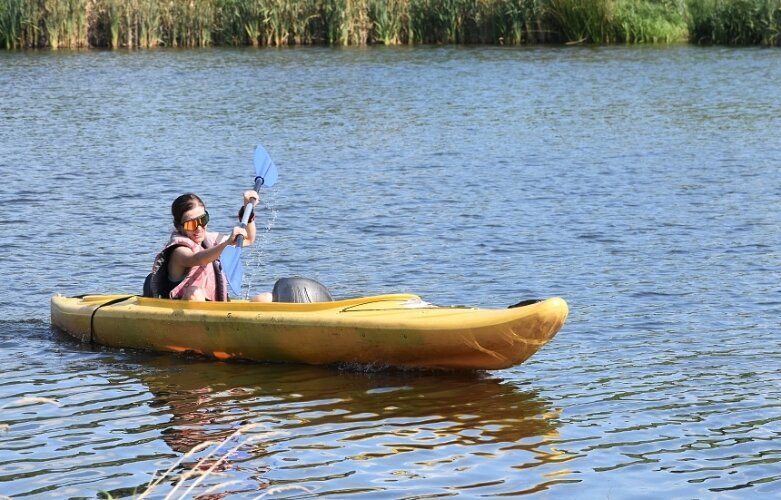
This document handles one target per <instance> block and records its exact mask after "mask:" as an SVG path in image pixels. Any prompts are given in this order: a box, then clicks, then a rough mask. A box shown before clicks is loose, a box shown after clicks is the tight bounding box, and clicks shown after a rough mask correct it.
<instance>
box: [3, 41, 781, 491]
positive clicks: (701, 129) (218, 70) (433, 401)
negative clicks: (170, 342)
mask: <svg viewBox="0 0 781 500" xmlns="http://www.w3.org/2000/svg"><path fill="white" fill-rule="evenodd" d="M779 82H781V51H777V50H762V49H753V48H752V49H720V48H708V49H699V48H694V47H673V48H661V49H658V48H597V49H588V48H566V49H561V48H535V49H507V50H505V49H496V48H475V49H472V48H469V49H463V48H416V49H394V50H384V49H367V50H330V49H307V50H280V51H277V50H262V51H256V50H199V51H164V50H160V51H149V52H139V53H124V52H97V51H96V52H83V53H78V52H62V53H57V52H12V53H6V52H0V174H2V176H0V179H1V180H2V182H0V206H1V207H2V217H0V235H1V236H2V248H3V250H2V258H1V259H0V272H1V273H2V274H1V275H2V277H3V278H4V279H3V283H2V284H0V313H1V317H0V363H1V364H0V366H2V371H0V495H4V496H8V497H11V498H96V497H99V496H101V497H106V496H107V495H110V496H111V497H113V498H125V497H128V498H132V497H136V496H139V495H140V494H141V492H142V491H143V490H144V487H145V485H147V484H148V483H149V482H150V481H152V480H154V479H155V478H158V477H160V475H161V474H162V473H164V472H165V471H166V470H167V469H169V468H171V467H173V472H172V474H171V476H169V477H168V478H166V479H165V480H163V481H162V482H161V484H160V485H159V486H157V487H156V488H155V490H154V495H153V496H152V497H153V498H163V497H165V496H166V495H167V494H169V493H173V495H172V496H173V497H179V496H180V495H183V496H185V497H187V498H190V497H195V496H198V495H200V496H201V498H216V497H223V496H229V497H231V498H255V497H257V496H260V495H263V494H268V493H274V496H279V497H281V496H291V497H305V498H306V497H313V496H330V497H333V498H344V497H349V498H431V497H438V496H462V497H466V498H477V497H485V496H514V495H536V496H541V497H551V498H572V497H581V498H626V497H631V498H712V497H719V498H748V497H751V498H769V497H774V496H779V495H781V334H779V327H781V279H780V278H781V274H780V273H779V269H780V268H781V256H780V254H779V248H781V215H780V214H781V201H779V200H781V168H779V167H781V136H780V135H779V130H781V85H779ZM258 143H262V144H264V145H265V146H266V147H267V149H268V151H269V152H270V153H271V155H272V157H273V158H274V160H275V161H276V163H277V166H278V167H279V170H280V179H279V182H278V184H277V185H276V186H275V187H274V188H273V189H271V190H268V191H266V192H264V193H262V194H263V197H264V199H265V202H266V204H265V205H264V209H263V210H261V211H260V214H259V221H260V222H261V224H260V227H261V228H263V229H262V234H261V238H260V243H261V244H260V245H259V246H257V247H255V248H253V249H252V250H251V251H249V252H247V253H248V254H249V255H248V258H249V261H248V263H247V264H246V265H245V267H247V268H248V273H249V274H251V276H248V278H251V285H250V289H251V292H252V293H255V292H259V291H263V290H266V289H268V288H269V287H270V286H271V285H272V284H273V281H274V279H275V278H277V277H280V276H290V275H305V276H310V277H314V278H317V279H319V280H320V281H322V282H324V283H326V284H327V285H328V286H329V287H330V288H331V290H332V292H333V294H334V295H335V296H338V297H346V296H355V295H366V294H374V293H382V292H414V293H418V294H420V295H421V296H423V298H425V299H426V300H428V301H430V302H433V303H436V304H442V305H449V304H469V305H477V306H481V307H504V306H505V305H507V304H510V303H514V302H517V301H518V300H520V299H524V298H530V297H548V296H553V295H560V296H563V297H564V298H565V299H566V300H567V301H568V302H569V304H570V309H571V313H570V318H569V320H568V322H567V324H566V325H565V326H564V329H563V330H562V331H561V332H560V333H559V335H558V336H557V337H556V338H555V339H554V340H553V341H552V342H551V343H550V344H549V345H547V346H546V347H545V348H544V349H543V350H542V351H540V352H539V353H537V354H536V355H535V356H534V357H532V359H531V360H529V361H528V362H527V363H525V364H524V365H522V366H520V367H516V368H513V369H509V370H503V371H497V372H490V373H477V374H449V373H425V372H398V371H381V372H366V371H365V370H362V369H360V368H352V369H345V368H336V367H304V366H286V365H281V366H280V365H263V364H245V363H219V362H212V361H204V360H198V359H184V358H180V357H175V356H167V355H158V354H150V353H139V352H129V351H120V350H111V349H101V348H97V347H95V348H93V347H90V346H84V345H80V344H78V343H76V342H74V341H71V340H70V339H69V338H68V337H66V336H65V335H63V334H61V333H59V332H57V331H55V330H53V329H52V328H51V327H50V325H49V298H50V297H51V295H52V294H53V293H62V294H66V295H75V294H82V293H138V292H140V289H141V283H142V280H143V277H144V275H145V274H146V273H147V272H148V269H149V267H150V266H151V261H152V259H153V257H154V254H155V253H156V252H157V250H159V247H160V246H161V245H162V243H163V242H164V239H165V238H166V234H167V231H168V229H169V220H168V219H169V217H168V210H169V206H170V203H171V201H172V199H173V198H174V197H175V196H176V195H178V194H181V193H182V192H186V191H195V192H197V193H199V194H201V195H202V197H203V198H204V199H205V200H206V203H207V205H208V207H209V211H210V213H211V214H212V218H213V222H212V223H211V224H210V227H211V228H212V229H218V230H219V229H227V228H228V227H229V225H230V224H231V223H232V222H231V221H232V220H234V217H235V213H236V211H237V209H238V208H239V205H240V202H241V200H240V193H241V191H242V190H244V189H246V188H247V187H248V186H250V185H251V184H252V167H251V160H252V152H253V149H254V146H255V145H256V144H258ZM268 228H270V230H268ZM237 431H238V432H237ZM208 441H217V442H223V445H222V447H221V448H220V449H215V446H216V445H213V446H211V447H206V448H203V449H200V446H199V445H202V444H203V443H207V442H208ZM193 448H196V451H195V452H194V453H192V454H189V453H188V452H189V451H190V450H192V449H193ZM210 453H211V455H210ZM207 456H208V457H209V458H207ZM222 457H226V458H225V460H220V458H222ZM199 459H201V460H199ZM196 463H200V464H201V465H200V467H202V470H203V469H206V468H208V467H210V466H214V471H213V472H212V473H210V474H209V475H207V476H205V477H203V478H201V479H196V477H197V476H193V477H190V478H189V479H185V480H184V481H183V482H182V484H181V485H179V486H177V480H176V477H177V475H179V474H182V473H185V472H187V471H190V470H192V469H193V468H194V467H195V465H196ZM188 489H189V491H188ZM269 496H272V495H269Z"/></svg>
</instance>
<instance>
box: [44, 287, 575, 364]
mask: <svg viewBox="0 0 781 500" xmlns="http://www.w3.org/2000/svg"><path fill="white" fill-rule="evenodd" d="M529 302H533V303H531V304H528V305H522V306H519V307H512V308H507V309H480V308H473V307H461V306H458V307H439V306H434V305H432V304H429V303H427V302H425V301H423V300H422V299H421V298H420V297H419V296H417V295H413V294H392V295H378V296H372V297H359V298H351V299H346V300H336V301H329V302H314V303H287V302H271V303H258V302H248V301H242V300H234V301H230V302H193V301H185V300H171V299H161V298H151V297H141V296H137V295H87V296H80V297H65V296H62V295H55V296H53V297H52V299H51V319H52V324H53V325H54V326H55V327H57V328H59V329H61V330H64V331H65V332H67V333H68V334H70V335H71V336H73V337H75V338H76V339H79V340H80V341H82V342H90V343H94V344H100V345H105V346H112V347H123V348H132V349H145V350H153V351H168V352H177V353H194V354H199V355H203V356H207V357H212V358H216V359H220V360H228V359H242V360H251V361H260V362H284V363H305V364H313V365H331V364H358V365H373V366H379V367H384V366H397V367H410V368H433V369H453V370H496V369H503V368H508V367H511V366H515V365H518V364H520V363H523V362H524V361H526V360H527V359H528V358H529V357H530V356H531V355H532V354H534V353H535V352H537V350H539V349H540V348H541V347H542V346H544V345H545V344H546V343H547V342H548V341H549V340H550V339H551V338H553V336H554V335H555V334H556V333H557V332H558V331H559V330H560V329H561V327H562V325H563V324H564V321H565V320H566V318H567V314H568V308H567V303H566V302H565V301H564V300H563V299H561V298H559V297H554V298H549V299H547V300H542V301H536V302H535V301H529Z"/></svg>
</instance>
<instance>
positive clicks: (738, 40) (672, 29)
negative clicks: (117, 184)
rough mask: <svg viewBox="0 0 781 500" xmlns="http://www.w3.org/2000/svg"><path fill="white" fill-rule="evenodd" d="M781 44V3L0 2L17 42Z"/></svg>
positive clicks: (2, 29)
mask: <svg viewBox="0 0 781 500" xmlns="http://www.w3.org/2000/svg"><path fill="white" fill-rule="evenodd" d="M687 40H688V41H690V42H693V43H709V44H710V43H717V44H753V45H758V44H761V45H767V46H778V45H781V0H166V1H162V0H0V45H2V46H4V47H6V48H51V49H58V48H83V47H104V48H120V47H122V48H130V49H135V48H150V47H163V46H164V47H206V46H213V45H222V46H225V45H227V46H255V47H266V46H288V45H354V46H363V45H371V44H385V45H403V44H497V45H520V44H534V43H569V44H573V43H595V44H608V43H674V42H683V41H687Z"/></svg>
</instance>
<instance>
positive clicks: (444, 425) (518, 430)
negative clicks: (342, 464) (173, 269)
mask: <svg viewBox="0 0 781 500" xmlns="http://www.w3.org/2000/svg"><path fill="white" fill-rule="evenodd" d="M145 366H146V367H147V368H148V369H147V370H144V373H142V374H140V376H139V378H140V380H141V382H143V383H144V384H145V385H146V386H147V387H149V390H150V391H151V393H152V394H153V396H154V403H152V404H153V406H160V407H167V408H168V409H169V410H170V412H171V421H170V425H169V426H168V427H167V428H166V429H164V430H163V431H162V434H163V438H164V439H165V441H166V443H167V444H168V445H169V446H170V447H171V448H172V449H173V450H175V451H177V452H186V451H188V450H190V449H192V448H193V447H195V446H197V445H199V444H201V443H203V442H205V441H207V440H211V441H221V440H223V439H225V438H227V437H228V436H230V435H231V434H232V433H233V432H234V431H235V430H236V429H237V428H239V427H241V426H242V425H246V424H249V423H261V424H263V426H262V427H263V428H264V429H265V430H267V431H275V432H278V431H281V432H285V433H288V434H289V435H293V436H295V439H296V440H297V441H302V440H304V441H305V440H307V439H317V440H318V441H319V442H320V443H321V444H322V443H323V442H326V443H328V442H330V445H331V446H345V444H344V442H351V441H352V442H354V441H361V440H365V439H371V436H374V437H376V436H378V435H382V434H385V435H386V436H398V437H405V436H407V438H406V439H403V441H404V442H406V443H407V445H412V446H431V447H436V446H437V443H440V444H443V443H447V444H454V443H456V444H460V445H467V446H468V445H470V444H478V443H479V444H486V443H508V444H510V443H516V442H519V441H522V440H524V439H525V438H531V437H535V436H548V437H550V436H551V435H554V434H555V423H556V420H555V414H556V412H555V411H553V410H552V409H551V408H550V406H549V405H548V404H547V403H545V402H544V401H542V400H540V398H539V397H538V396H537V394H536V393H535V392H533V391H522V390H519V389H518V387H516V386H515V385H513V384H511V383H507V382H505V381H503V380H501V379H498V378H493V377H491V376H487V375H485V376H480V375H475V374H441V373H440V374H436V373H421V372H388V371H383V372H379V373H366V372H355V371H349V370H338V369H336V368H321V367H309V366H289V365H257V364H243V363H215V362H213V361H201V360H197V361H192V360H184V359H181V358H171V357H170V356H159V357H154V358H151V359H149V360H148V362H147V363H145ZM421 429H426V430H427V432H426V436H425V439H422V440H420V441H418V440H414V439H410V438H409V437H410V436H412V434H414V433H417V432H419V431H420V430H421ZM421 437H422V436H421ZM287 439H290V437H288V438H287ZM427 443H428V444H427ZM257 451H258V452H260V453H263V451H262V450H257Z"/></svg>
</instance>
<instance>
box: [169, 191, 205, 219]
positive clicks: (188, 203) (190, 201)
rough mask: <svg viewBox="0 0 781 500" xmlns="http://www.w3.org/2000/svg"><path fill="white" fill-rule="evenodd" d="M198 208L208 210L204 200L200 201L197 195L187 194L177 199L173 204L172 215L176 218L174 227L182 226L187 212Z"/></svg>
mask: <svg viewBox="0 0 781 500" xmlns="http://www.w3.org/2000/svg"><path fill="white" fill-rule="evenodd" d="M197 206H202V207H203V208H206V205H204V203H203V200H202V199H200V198H199V197H198V195H197V194H193V193H186V194H183V195H182V196H180V197H178V198H177V199H175V200H174V202H173V203H172V204H171V215H173V217H174V226H176V227H179V226H181V224H182V215H184V213H185V212H186V211H188V210H191V209H193V208H195V207H197Z"/></svg>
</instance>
